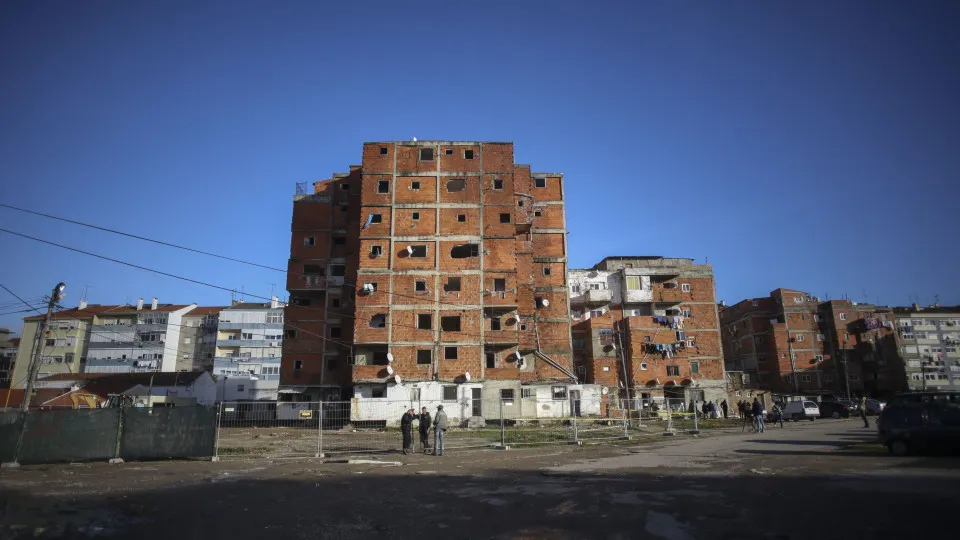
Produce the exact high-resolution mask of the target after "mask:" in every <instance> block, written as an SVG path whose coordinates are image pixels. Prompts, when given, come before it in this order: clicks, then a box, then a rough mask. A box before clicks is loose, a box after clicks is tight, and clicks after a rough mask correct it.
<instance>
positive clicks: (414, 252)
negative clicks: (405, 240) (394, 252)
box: [410, 245, 427, 258]
mask: <svg viewBox="0 0 960 540" xmlns="http://www.w3.org/2000/svg"><path fill="white" fill-rule="evenodd" d="M410 256H411V257H414V258H424V257H426V256H427V246H424V245H420V246H410Z"/></svg>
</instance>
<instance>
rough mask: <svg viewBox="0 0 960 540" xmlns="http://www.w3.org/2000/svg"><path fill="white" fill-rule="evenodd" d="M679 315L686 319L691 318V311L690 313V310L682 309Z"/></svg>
mask: <svg viewBox="0 0 960 540" xmlns="http://www.w3.org/2000/svg"><path fill="white" fill-rule="evenodd" d="M680 313H681V314H682V315H683V316H684V317H687V318H690V317H693V311H690V308H683V309H682V310H680Z"/></svg>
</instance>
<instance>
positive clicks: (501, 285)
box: [493, 278, 507, 292]
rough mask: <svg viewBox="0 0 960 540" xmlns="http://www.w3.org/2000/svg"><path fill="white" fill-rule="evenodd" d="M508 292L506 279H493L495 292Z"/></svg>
mask: <svg viewBox="0 0 960 540" xmlns="http://www.w3.org/2000/svg"><path fill="white" fill-rule="evenodd" d="M506 290H507V280H506V278H493V292H504V291H506Z"/></svg>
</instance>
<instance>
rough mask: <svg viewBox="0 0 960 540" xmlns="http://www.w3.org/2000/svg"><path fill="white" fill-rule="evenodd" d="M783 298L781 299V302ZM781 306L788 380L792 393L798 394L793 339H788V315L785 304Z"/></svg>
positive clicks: (798, 383)
mask: <svg viewBox="0 0 960 540" xmlns="http://www.w3.org/2000/svg"><path fill="white" fill-rule="evenodd" d="M782 300H783V298H781V301H782ZM780 305H781V306H783V328H784V329H785V330H786V331H787V354H789V355H790V378H791V379H793V393H794V394H799V393H800V381H799V380H798V379H797V366H796V363H795V362H794V360H793V339H791V337H790V313H789V312H787V303H786V302H783V303H782V304H780Z"/></svg>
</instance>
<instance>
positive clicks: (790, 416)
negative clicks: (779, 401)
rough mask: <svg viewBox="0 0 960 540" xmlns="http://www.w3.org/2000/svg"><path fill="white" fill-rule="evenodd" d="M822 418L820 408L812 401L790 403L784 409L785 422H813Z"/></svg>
mask: <svg viewBox="0 0 960 540" xmlns="http://www.w3.org/2000/svg"><path fill="white" fill-rule="evenodd" d="M818 416H820V407H817V404H816V403H814V402H812V401H806V400H804V401H790V402H788V403H787V406H786V407H784V408H783V419H784V420H803V419H804V418H806V419H807V420H810V421H813V420H816V419H817V417H818Z"/></svg>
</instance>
